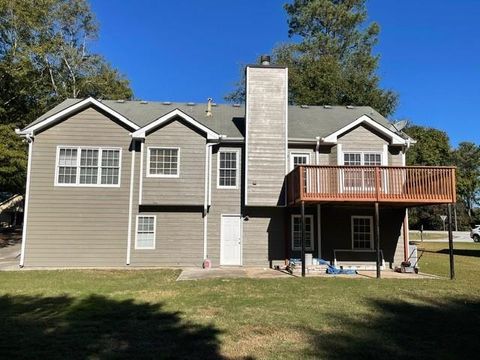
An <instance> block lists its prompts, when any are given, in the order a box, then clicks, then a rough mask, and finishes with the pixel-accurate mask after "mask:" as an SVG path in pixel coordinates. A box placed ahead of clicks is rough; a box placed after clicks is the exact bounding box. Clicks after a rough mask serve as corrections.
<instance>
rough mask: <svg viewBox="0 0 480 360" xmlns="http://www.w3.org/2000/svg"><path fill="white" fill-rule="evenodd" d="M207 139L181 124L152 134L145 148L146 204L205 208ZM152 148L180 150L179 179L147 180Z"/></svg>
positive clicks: (178, 123) (153, 178) (172, 123)
mask: <svg viewBox="0 0 480 360" xmlns="http://www.w3.org/2000/svg"><path fill="white" fill-rule="evenodd" d="M205 144H206V140H205V137H204V136H203V135H202V134H200V133H198V132H197V131H196V130H194V129H193V128H191V127H190V126H188V125H187V124H185V123H183V122H181V121H178V120H176V121H172V122H170V123H168V124H167V125H164V126H163V127H161V128H159V129H157V130H155V131H154V132H152V133H151V134H148V135H147V137H146V138H145V145H144V154H143V157H144V163H143V172H144V174H145V176H144V177H143V199H142V204H153V205H185V204H188V205H193V204H196V205H201V204H203V201H204V191H205ZM149 147H178V148H180V174H179V177H178V178H176V177H175V178H168V177H147V176H146V174H147V162H148V148H149Z"/></svg>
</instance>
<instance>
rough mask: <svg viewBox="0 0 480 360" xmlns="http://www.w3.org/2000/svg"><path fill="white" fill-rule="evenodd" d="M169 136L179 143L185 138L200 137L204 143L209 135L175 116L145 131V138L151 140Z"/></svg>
mask: <svg viewBox="0 0 480 360" xmlns="http://www.w3.org/2000/svg"><path fill="white" fill-rule="evenodd" d="M167 137H168V138H170V139H172V140H174V141H175V142H178V143H182V142H184V139H189V138H199V139H201V141H202V143H205V139H206V137H207V135H206V133H204V132H202V131H201V130H200V129H198V128H196V127H195V126H193V125H191V124H190V123H188V122H186V121H185V120H184V119H182V118H181V117H174V118H173V119H170V120H169V121H166V122H164V123H162V124H161V125H159V126H157V127H155V128H152V129H150V130H148V131H147V132H146V133H145V139H146V140H147V141H149V142H151V141H152V140H153V139H165V138H167Z"/></svg>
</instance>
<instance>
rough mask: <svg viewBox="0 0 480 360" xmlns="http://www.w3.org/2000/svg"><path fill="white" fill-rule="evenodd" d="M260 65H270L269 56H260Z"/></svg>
mask: <svg viewBox="0 0 480 360" xmlns="http://www.w3.org/2000/svg"><path fill="white" fill-rule="evenodd" d="M260 64H262V65H263V66H268V65H270V55H262V56H260Z"/></svg>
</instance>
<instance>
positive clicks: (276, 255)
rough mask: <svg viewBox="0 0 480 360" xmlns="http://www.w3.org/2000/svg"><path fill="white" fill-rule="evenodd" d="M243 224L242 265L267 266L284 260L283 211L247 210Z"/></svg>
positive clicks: (275, 209)
mask: <svg viewBox="0 0 480 360" xmlns="http://www.w3.org/2000/svg"><path fill="white" fill-rule="evenodd" d="M245 215H248V216H249V220H248V221H245V222H244V223H243V261H244V262H243V263H244V265H246V266H249V265H250V266H268V265H269V262H270V261H275V260H282V259H284V258H285V231H286V229H285V225H286V223H285V221H286V217H285V209H283V208H247V209H246V213H245Z"/></svg>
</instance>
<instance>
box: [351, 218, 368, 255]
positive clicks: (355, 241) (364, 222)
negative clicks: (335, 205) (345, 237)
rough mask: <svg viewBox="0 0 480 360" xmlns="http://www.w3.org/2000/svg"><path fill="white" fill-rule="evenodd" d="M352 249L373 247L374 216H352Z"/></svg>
mask: <svg viewBox="0 0 480 360" xmlns="http://www.w3.org/2000/svg"><path fill="white" fill-rule="evenodd" d="M352 249H354V250H372V249H373V217H372V216H352Z"/></svg>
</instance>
